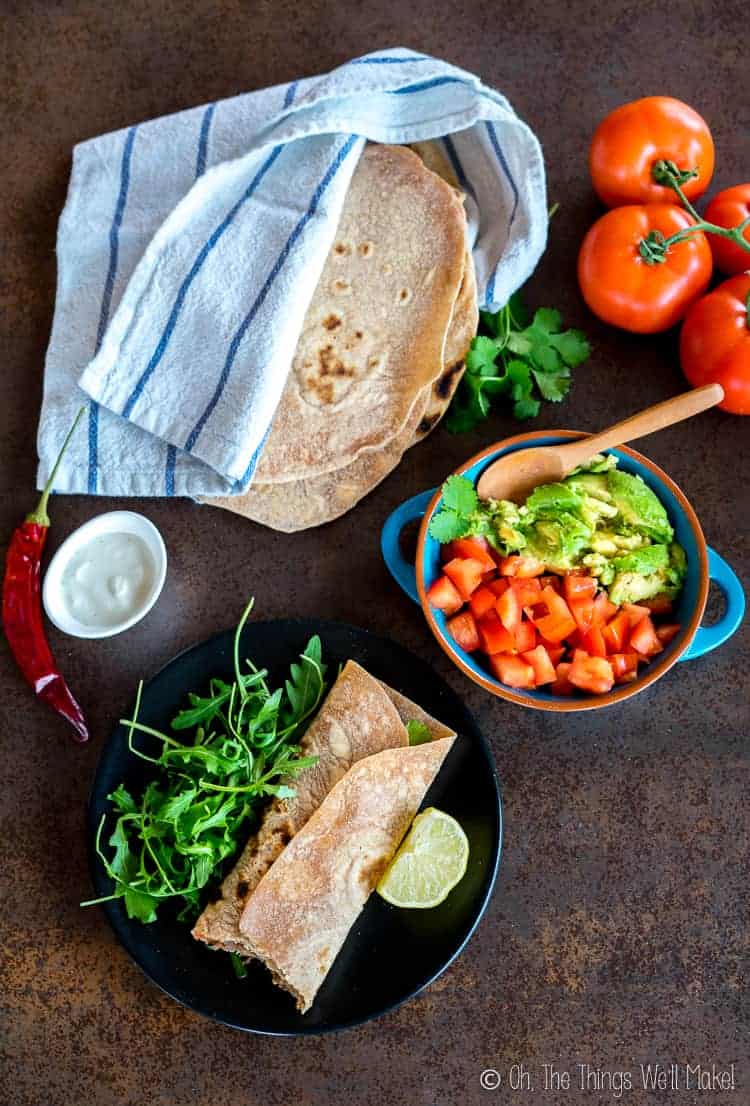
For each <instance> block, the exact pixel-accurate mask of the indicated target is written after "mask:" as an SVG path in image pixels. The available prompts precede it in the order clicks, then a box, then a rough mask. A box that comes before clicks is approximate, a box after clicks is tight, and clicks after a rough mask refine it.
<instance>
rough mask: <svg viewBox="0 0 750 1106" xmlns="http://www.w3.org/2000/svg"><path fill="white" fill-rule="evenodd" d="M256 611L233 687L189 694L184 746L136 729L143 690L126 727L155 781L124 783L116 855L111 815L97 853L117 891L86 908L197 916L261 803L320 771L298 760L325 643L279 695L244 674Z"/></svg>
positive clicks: (307, 655)
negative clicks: (167, 905) (164, 909)
mask: <svg viewBox="0 0 750 1106" xmlns="http://www.w3.org/2000/svg"><path fill="white" fill-rule="evenodd" d="M252 605H253V604H252V600H251V601H250V603H249V604H248V606H247V607H246V609H245V611H244V613H243V616H242V618H241V620H240V623H239V625H238V626H237V630H236V632H235V637H234V681H233V682H231V683H227V682H226V681H224V680H220V679H217V678H214V679H212V680H210V681H209V684H208V693H207V694H205V695H197V694H194V693H191V694H190V695H189V696H188V701H189V704H190V705H189V706H188V707H186V708H185V709H184V710H181V711H180V712H179V713H178V714H177V715H176V716H175V718H174V719H173V720H172V724H171V729H172V731H173V732H174V733H181V732H184V731H192V735H190V736H186V739H185V742H184V743H182V742H181V741H178V740H176V738H175V737H173V736H172V735H171V734H167V733H162V732H161V731H159V730H156V729H153V728H152V727H150V726H147V725H144V724H143V723H141V722H139V721H138V715H139V711H140V702H141V691H142V684H141V685H139V687H138V693H137V696H136V703H135V709H134V712H133V716H132V718H130V719H123V720H122V724H123V725H124V726H125V727H126V728H127V732H128V747H129V749H130V751H131V753H133V755H134V756H137V757H139V758H140V759H141V760H144V761H148V762H149V763H150V764H152V765H153V766H154V773H155V774H154V777H153V778H152V779H151V780H150V781H149V783H148V784H147V785H146V787H145V789H144V791H143V793H142V794H141V795H140V796H134V795H132V794H131V793H130V792H129V791H128V790H127V788H126V787H125V786H124V784H122V783H121V784H119V786H118V787H116V788H115V790H114V791H112V792H111V793H110V794H109V795H108V796H107V797H108V799H109V800H110V802H111V803H112V806H113V811H112V815H113V816H114V818H115V823H114V829H113V830H112V832H111V835H110V837H109V840H108V844H109V846H110V847H111V849H112V850H113V853H112V854H111V855H107V854H106V853H105V851H104V848H103V846H102V835H103V833H104V826H105V822H106V820H107V815H104V816H103V817H102V820H101V822H100V823H99V828H98V832H97V836H96V851H97V854H98V856H99V859H100V860H101V862H102V864H103V866H104V869H105V871H106V873H107V875H108V876H109V877H110V879H111V880H112V881H113V885H114V886H113V889H112V893H111V894H110V895H107V896H105V897H104V898H102V899H95V900H91V902H87V903H82V904H81V905H83V906H89V905H92V903H93V902H106V901H108V900H109V899H118V898H122V899H123V901H124V905H125V909H126V911H127V913H128V917H130V918H137V919H138V920H139V921H141V922H153V921H155V920H156V915H157V911H158V909H159V907H160V906H161V905H162V903H164V902H165V901H166V900H168V899H174V900H177V901H178V902H179V903H180V905H181V906H182V911H181V913H180V918H181V919H183V920H190V919H192V918H194V917H195V915H196V914H197V913H198V911H199V909H200V906H201V903H202V901H203V899H204V896H205V892H206V888H207V887H208V886H209V885H214V884H215V883H217V882H218V880H219V879H220V878H221V876H222V874H223V872H224V869H225V862H228V861H230V860H231V858H232V857H233V856H234V855H235V854H236V853H237V851H238V849H239V848H241V847H242V845H244V843H245V841H246V840H247V837H248V834H249V832H250V830H251V828H252V825H253V822H254V820H255V818H256V816H257V813H258V809H259V807H260V806H261V804H262V803H263V802H264V801H265V800H266V799H267V798H268V797H269V796H277V797H279V798H287V797H290V796H292V795H293V794H294V788H293V787H292V786H290V783H291V780H292V778H293V777H294V775H295V774H296V773H298V772H299V771H300V770H301V769H303V768H307V767H309V766H311V765H313V764H315V763H316V761H317V757H309V756H307V757H305V756H301V755H300V750H299V744H298V741H299V738H300V737H301V735H302V732H303V729H304V727H305V724H306V723H307V722H308V721H309V720H310V718H311V717H312V715H313V714H314V713H315V711H316V710H317V709H318V706H319V705H320V702H321V700H322V698H323V694H324V692H325V687H326V684H325V671H326V668H325V665H324V664H323V660H322V650H321V644H320V638H318V637H313V638H311V639H310V641H309V642H308V644H307V647H306V648H305V650H304V652H303V653H302V654H301V656H300V658H299V663H295V664H293V665H292V666H291V671H290V675H289V679H288V680H287V681H286V683H285V686H284V688H283V689H282V688H279V689H277V690H276V691H273V692H271V691H270V689H269V687H268V684H267V682H266V676H267V675H268V673H267V671H266V670H265V669H258V668H256V667H255V665H254V664H253V663H252V662H251V661H249V660H248V661H246V662H245V666H246V668H247V670H245V667H244V666H243V665H242V663H241V661H240V653H239V650H240V638H241V634H242V629H243V627H244V625H245V622H246V620H247V618H248V616H249V614H250V611H251V610H252ZM136 734H144V735H147V736H148V737H150V738H151V739H156V741H157V743H159V744H158V745H157V750H158V752H157V755H155V756H152V755H151V753H150V752H146V751H145V749H144V748H142V747H139V746H137V745H136V744H135V739H136ZM151 752H154V750H153V748H152V749H151Z"/></svg>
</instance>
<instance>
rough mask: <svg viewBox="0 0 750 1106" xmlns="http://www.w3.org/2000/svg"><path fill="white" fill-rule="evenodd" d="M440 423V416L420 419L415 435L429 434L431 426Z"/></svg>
mask: <svg viewBox="0 0 750 1106" xmlns="http://www.w3.org/2000/svg"><path fill="white" fill-rule="evenodd" d="M439 421H440V415H439V414H435V415H429V416H428V417H427V418H424V419H422V421H421V422H420V424H419V426H418V427H417V434H429V433H430V431H431V430H432V428H433V426H435V425H436V424H437V423H438V422H439Z"/></svg>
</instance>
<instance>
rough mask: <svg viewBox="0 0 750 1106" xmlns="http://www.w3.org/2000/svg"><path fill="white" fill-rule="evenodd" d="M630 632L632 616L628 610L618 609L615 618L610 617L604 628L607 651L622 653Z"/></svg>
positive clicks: (603, 635) (603, 633)
mask: <svg viewBox="0 0 750 1106" xmlns="http://www.w3.org/2000/svg"><path fill="white" fill-rule="evenodd" d="M629 633H630V616H629V615H628V612H627V611H618V612H617V614H616V615H615V617H614V618H610V620H609V622H608V623H607V625H606V626H605V627H604V629H603V630H602V637H603V638H604V643H605V645H606V646H607V652H608V653H621V652H622V651H623V649H624V648H625V644H626V642H627V640H628V634H629ZM584 648H585V646H584Z"/></svg>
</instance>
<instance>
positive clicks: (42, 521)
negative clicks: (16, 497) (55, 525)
mask: <svg viewBox="0 0 750 1106" xmlns="http://www.w3.org/2000/svg"><path fill="white" fill-rule="evenodd" d="M85 410H86V408H85V407H81V409H80V410H79V412H78V414H77V415H76V417H75V420H74V422H73V425H72V426H71V428H70V430H69V431H68V433H67V434H66V435H65V441H64V442H63V444H62V448H61V449H60V452H59V453H58V455H57V460H56V461H55V463H54V465H53V467H52V472H51V473H50V474H49V479H48V481H47V483H46V484H45V485H44V491H43V492H42V497H41V499H40V500H39V503H38V504H37V508H36V510H35V511H32V512H31V514H28V515H27V516H26V521H27V522H32V523H36V525H37V526H44V527H48V526H49V515H48V514H47V501H48V500H49V496H50V492H51V491H52V485H53V484H54V482H55V477H56V476H57V470H58V469H59V467H60V462H61V461H62V459H63V454H64V453H65V450H66V449H67V448H68V442H69V441H70V439H71V438H72V437H73V434H74V433H75V428H76V427H77V426H78V423H79V422H80V421H81V417H82V415H83V412H84V411H85Z"/></svg>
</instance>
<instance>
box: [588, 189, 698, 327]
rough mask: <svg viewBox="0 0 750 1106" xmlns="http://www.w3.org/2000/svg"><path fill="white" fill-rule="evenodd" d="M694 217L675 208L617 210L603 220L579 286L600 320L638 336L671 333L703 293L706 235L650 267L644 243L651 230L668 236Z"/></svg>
mask: <svg viewBox="0 0 750 1106" xmlns="http://www.w3.org/2000/svg"><path fill="white" fill-rule="evenodd" d="M692 223H693V218H692V216H691V215H689V214H688V212H687V211H685V210H683V208H681V207H677V205H676V204H665V203H663V204H645V205H638V206H630V207H618V208H615V210H614V211H608V212H607V214H606V215H603V216H602V217H601V218H600V219H598V220H597V221H596V222H595V223H594V225H593V227H591V229H590V230H589V232H588V234H587V235H586V237H585V238H584V240H583V244H582V246H581V252H580V253H579V255H578V283H579V284H580V286H581V292H582V294H583V298H584V299H585V300H586V303H587V304H588V306H589V307H590V308H591V310H592V311H593V312H594V314H595V315H598V316H599V318H600V319H603V320H604V322H605V323H611V324H612V325H613V326H619V327H621V328H622V329H623V330H631V331H634V332H635V333H636V334H655V333H656V332H657V331H660V330H669V328H670V327H672V326H674V325H675V324H676V323H678V322H679V321H680V319H681V318H682V317H683V315H684V314H685V312H686V311H687V309H688V307H689V306H690V305H691V303H693V301H694V300H696V299H698V297H699V296H701V295H702V294H703V292H704V291H705V290H706V288H707V286H708V282H709V280H710V279H711V271H712V268H713V259H712V257H711V249H710V247H709V245H708V242H707V241H706V236H705V234H703V233H702V232H701V231H696V232H695V233H694V234H691V235H690V236H689V237H688V238H686V239H685V240H684V241H682V242H677V243H676V244H674V245H671V246H669V248H668V249H667V251H666V254H665V256H664V259H663V260H662V261H658V262H655V263H653V264H649V263H648V262H647V261H646V260H645V258H643V257H642V256H641V252H640V244H641V242H643V241H644V240H645V239H646V237H647V235H649V234H650V232H651V231H657V232H660V233H661V234H663V235H664V237H665V238H668V237H669V236H670V235H672V234H674V233H676V232H678V231H681V230H685V228H686V227H689V226H691V225H692Z"/></svg>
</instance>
